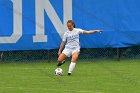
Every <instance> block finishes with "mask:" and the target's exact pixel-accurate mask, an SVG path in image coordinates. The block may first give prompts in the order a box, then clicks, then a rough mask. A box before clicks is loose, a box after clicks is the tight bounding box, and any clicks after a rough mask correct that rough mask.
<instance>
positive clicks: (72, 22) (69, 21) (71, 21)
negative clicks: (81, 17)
mask: <svg viewBox="0 0 140 93" xmlns="http://www.w3.org/2000/svg"><path fill="white" fill-rule="evenodd" d="M67 23H71V24H73V27H74V28H75V23H74V21H73V20H68V22H67Z"/></svg>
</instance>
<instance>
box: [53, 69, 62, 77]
mask: <svg viewBox="0 0 140 93" xmlns="http://www.w3.org/2000/svg"><path fill="white" fill-rule="evenodd" d="M55 75H57V76H61V75H63V70H62V69H61V68H57V69H55Z"/></svg>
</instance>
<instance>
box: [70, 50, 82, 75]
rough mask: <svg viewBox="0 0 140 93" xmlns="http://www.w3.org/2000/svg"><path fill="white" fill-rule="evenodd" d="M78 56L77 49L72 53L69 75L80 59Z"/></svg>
mask: <svg viewBox="0 0 140 93" xmlns="http://www.w3.org/2000/svg"><path fill="white" fill-rule="evenodd" d="M78 56H79V51H75V52H74V53H73V54H72V59H71V63H70V66H69V71H68V75H71V73H72V71H73V70H74V68H75V65H76V61H77V59H78Z"/></svg>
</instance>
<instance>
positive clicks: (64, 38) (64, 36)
mask: <svg viewBox="0 0 140 93" xmlns="http://www.w3.org/2000/svg"><path fill="white" fill-rule="evenodd" d="M66 39H67V35H66V33H65V34H64V35H63V39H62V41H66Z"/></svg>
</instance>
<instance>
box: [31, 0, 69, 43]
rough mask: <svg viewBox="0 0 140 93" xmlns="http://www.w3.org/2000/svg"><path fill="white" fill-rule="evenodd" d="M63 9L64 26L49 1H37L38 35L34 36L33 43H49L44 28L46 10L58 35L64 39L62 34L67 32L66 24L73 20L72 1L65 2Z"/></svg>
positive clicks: (65, 0)
mask: <svg viewBox="0 0 140 93" xmlns="http://www.w3.org/2000/svg"><path fill="white" fill-rule="evenodd" d="M63 8H64V9H63V10H64V11H63V18H64V24H63V23H62V22H61V20H60V18H59V17H58V15H57V13H56V12H55V10H54V8H53V6H52V5H51V3H50V1H49V0H36V35H35V36H33V42H47V36H46V35H45V27H44V10H45V12H46V13H47V15H48V17H49V18H50V20H51V22H52V24H53V25H54V27H55V29H56V30H57V32H58V34H59V35H60V37H62V34H63V33H64V31H65V30H66V27H65V24H66V22H67V20H69V19H72V0H63Z"/></svg>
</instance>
